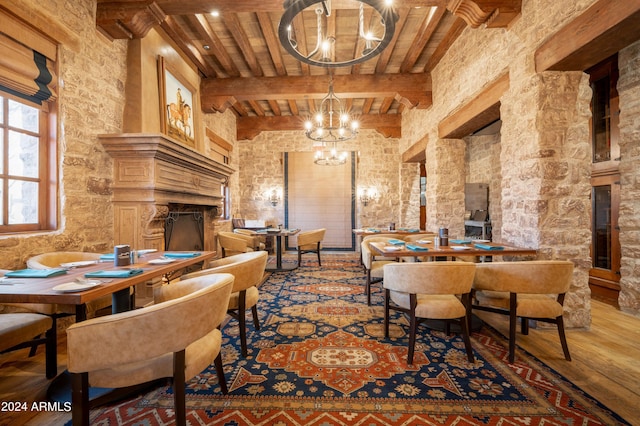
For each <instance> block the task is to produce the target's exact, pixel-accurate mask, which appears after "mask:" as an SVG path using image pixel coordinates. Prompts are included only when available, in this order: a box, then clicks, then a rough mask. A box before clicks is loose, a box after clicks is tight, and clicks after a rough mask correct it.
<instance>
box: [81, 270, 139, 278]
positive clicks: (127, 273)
mask: <svg viewBox="0 0 640 426" xmlns="http://www.w3.org/2000/svg"><path fill="white" fill-rule="evenodd" d="M143 272H144V270H142V269H112V270H106V271H95V272H87V273H86V274H84V276H85V277H86V278H128V277H133V276H135V275H140V274H141V273H143Z"/></svg>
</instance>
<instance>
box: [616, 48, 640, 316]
mask: <svg viewBox="0 0 640 426" xmlns="http://www.w3.org/2000/svg"><path fill="white" fill-rule="evenodd" d="M618 68H619V71H620V78H619V80H618V93H619V95H620V153H621V160H620V185H621V186H620V219H619V221H618V224H619V225H620V246H621V250H622V259H621V267H620V275H621V277H620V287H621V290H620V297H619V299H618V303H619V305H620V309H621V310H623V311H625V312H629V313H633V314H635V315H639V314H640V204H639V203H640V119H639V117H640V42H637V43H635V44H633V45H632V46H629V47H628V48H626V49H624V50H622V51H621V52H620V53H619V55H618Z"/></svg>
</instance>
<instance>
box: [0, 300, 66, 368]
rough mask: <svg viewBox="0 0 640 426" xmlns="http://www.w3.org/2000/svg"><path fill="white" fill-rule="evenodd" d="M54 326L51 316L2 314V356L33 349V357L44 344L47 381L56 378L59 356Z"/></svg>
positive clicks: (0, 351)
mask: <svg viewBox="0 0 640 426" xmlns="http://www.w3.org/2000/svg"><path fill="white" fill-rule="evenodd" d="M53 324H54V322H53V319H52V318H51V317H50V316H47V315H42V314H36V313H26V312H24V313H8V314H0V354H3V353H6V352H11V351H15V350H18V349H22V348H31V353H30V355H29V356H32V355H33V354H34V353H35V349H36V348H37V347H38V346H39V345H41V344H43V343H44V344H45V360H46V361H45V363H46V375H47V379H52V378H54V377H55V376H56V374H57V373H58V355H57V352H56V350H57V348H56V342H57V340H56V329H55V328H53ZM43 335H44V337H42V336H43Z"/></svg>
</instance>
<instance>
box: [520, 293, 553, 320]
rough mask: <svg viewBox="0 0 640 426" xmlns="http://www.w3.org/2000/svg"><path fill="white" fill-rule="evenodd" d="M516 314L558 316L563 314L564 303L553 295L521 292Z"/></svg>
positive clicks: (534, 316)
mask: <svg viewBox="0 0 640 426" xmlns="http://www.w3.org/2000/svg"><path fill="white" fill-rule="evenodd" d="M516 315H518V316H519V317H527V318H556V317H559V316H561V315H562V305H561V304H559V303H558V302H557V301H556V298H555V297H554V296H552V295H546V294H519V295H518V307H517V309H516Z"/></svg>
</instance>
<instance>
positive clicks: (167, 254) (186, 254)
mask: <svg viewBox="0 0 640 426" xmlns="http://www.w3.org/2000/svg"><path fill="white" fill-rule="evenodd" d="M163 256H164V257H196V256H200V253H198V252H191V253H164V255H163Z"/></svg>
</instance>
